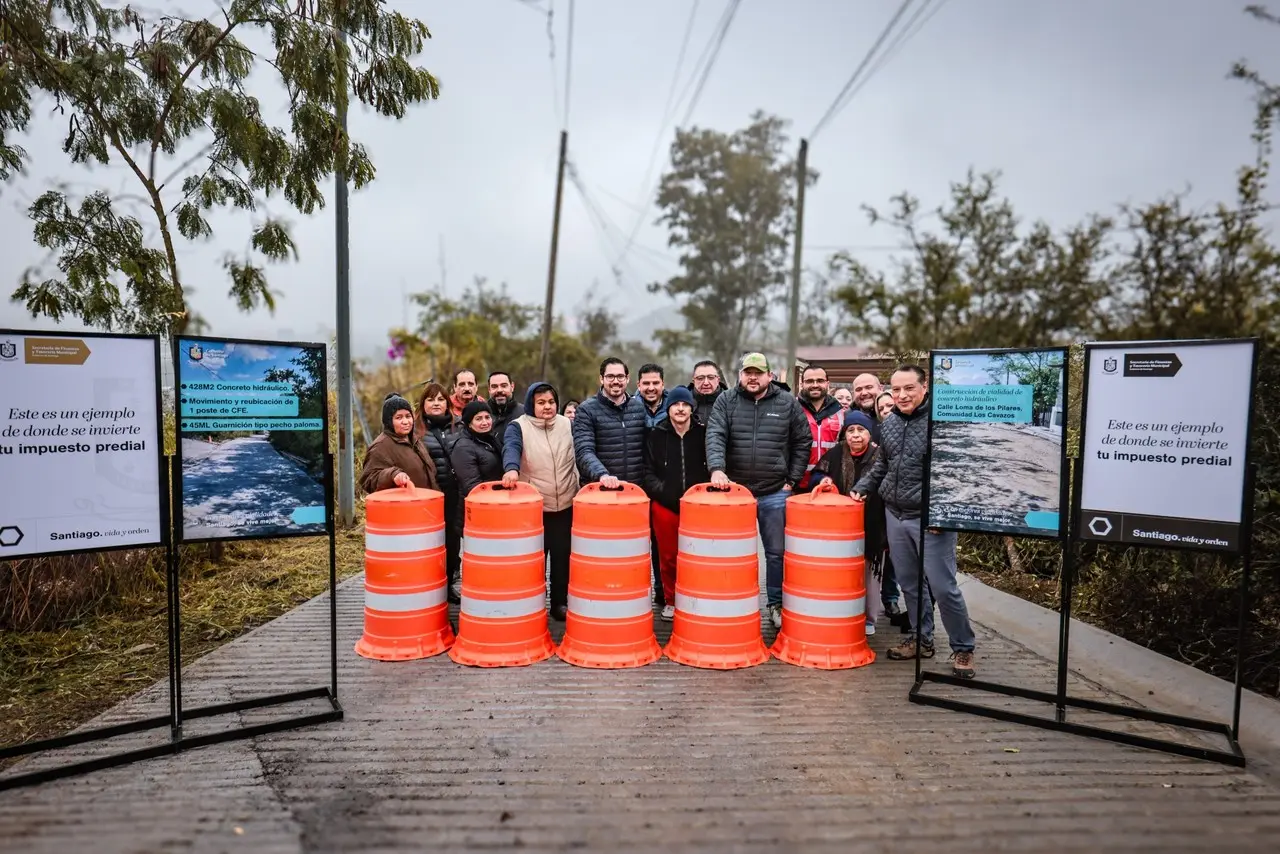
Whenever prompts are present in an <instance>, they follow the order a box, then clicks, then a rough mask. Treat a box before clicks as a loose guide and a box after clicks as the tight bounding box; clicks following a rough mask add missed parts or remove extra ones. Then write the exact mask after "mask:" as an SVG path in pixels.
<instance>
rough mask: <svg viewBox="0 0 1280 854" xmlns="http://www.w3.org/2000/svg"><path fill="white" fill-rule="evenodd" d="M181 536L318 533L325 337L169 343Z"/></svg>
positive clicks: (323, 524) (323, 497)
mask: <svg viewBox="0 0 1280 854" xmlns="http://www.w3.org/2000/svg"><path fill="white" fill-rule="evenodd" d="M174 364H175V365H176V373H177V389H176V395H175V396H176V400H177V407H178V440H179V441H178V454H179V457H180V460H181V472H182V474H181V477H180V479H179V487H178V495H179V502H178V503H179V506H180V507H181V508H182V519H181V532H182V533H181V539H182V540H183V541H185V542H191V541H196V540H227V539H246V538H262V537H288V536H302V535H314V534H323V533H325V531H326V530H327V525H328V522H329V518H330V511H329V502H328V492H327V489H326V484H327V482H328V479H327V472H326V471H325V468H326V454H325V450H326V446H327V437H328V429H327V428H328V422H327V420H326V417H327V408H326V405H325V404H326V401H327V399H328V390H327V376H328V374H327V364H328V362H327V358H326V352H325V346H324V345H323V344H285V343H277V342H271V341H241V340H227V339H214V338H192V337H182V338H179V339H178V340H177V341H176V354H175V357H174Z"/></svg>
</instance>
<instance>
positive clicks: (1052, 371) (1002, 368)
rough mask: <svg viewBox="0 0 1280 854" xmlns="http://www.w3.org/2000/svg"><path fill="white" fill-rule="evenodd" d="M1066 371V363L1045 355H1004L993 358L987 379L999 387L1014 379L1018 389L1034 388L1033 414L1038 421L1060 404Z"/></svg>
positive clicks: (1033, 353)
mask: <svg viewBox="0 0 1280 854" xmlns="http://www.w3.org/2000/svg"><path fill="white" fill-rule="evenodd" d="M1064 367H1065V366H1064V364H1063V360H1062V359H1059V358H1058V357H1057V356H1056V355H1055V354H1052V353H1045V352H1043V351H1041V352H1026V353H1000V354H998V355H996V356H992V357H991V366H990V367H988V368H987V375H988V376H989V377H991V379H992V381H994V382H997V383H1008V381H1009V380H1011V379H1012V380H1017V384H1018V385H1029V386H1031V388H1032V392H1031V411H1032V414H1033V416H1034V417H1037V418H1038V417H1039V416H1041V415H1043V414H1045V413H1047V412H1049V410H1051V409H1053V405H1054V404H1055V403H1056V402H1057V400H1058V386H1059V385H1060V384H1061V381H1062V371H1063V368H1064Z"/></svg>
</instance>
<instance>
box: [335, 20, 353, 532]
mask: <svg viewBox="0 0 1280 854" xmlns="http://www.w3.org/2000/svg"><path fill="white" fill-rule="evenodd" d="M338 40H339V42H340V43H341V44H342V46H343V48H344V50H345V48H346V45H347V33H346V30H344V29H342V27H341V26H339V27H338ZM340 64H341V66H342V67H343V69H345V68H346V60H345V59H342V60H340ZM340 76H341V87H342V89H341V91H340V92H339V93H338V122H339V124H340V125H341V127H342V136H343V139H344V141H345V139H346V135H347V75H346V71H345V70H344V71H343V72H342V73H341V75H340ZM346 151H347V150H346V147H345V146H344V147H343V149H342V150H341V151H340V152H339V154H338V163H337V168H336V169H335V170H334V218H335V220H336V223H335V235H334V237H335V239H334V246H335V250H334V256H335V259H334V260H335V264H336V267H337V269H336V271H335V272H336V279H337V288H336V290H337V315H338V318H337V319H338V335H337V338H338V341H337V344H338V524H339V525H341V526H342V527H344V528H349V527H351V526H352V525H354V524H355V520H356V461H355V448H354V447H353V446H354V444H355V443H354V442H353V441H352V440H353V437H352V435H351V434H352V432H353V428H352V423H351V398H352V396H353V395H354V394H355V391H354V389H353V388H352V386H351V251H350V250H351V222H350V215H349V211H348V208H347V155H346Z"/></svg>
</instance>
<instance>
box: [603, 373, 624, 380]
mask: <svg viewBox="0 0 1280 854" xmlns="http://www.w3.org/2000/svg"><path fill="white" fill-rule="evenodd" d="M626 378H627V375H626V374H604V375H603V376H602V379H606V380H625V379H626Z"/></svg>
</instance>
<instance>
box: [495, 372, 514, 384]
mask: <svg viewBox="0 0 1280 854" xmlns="http://www.w3.org/2000/svg"><path fill="white" fill-rule="evenodd" d="M494 377H506V378H507V382H511V374H509V373H507V372H506V371H490V372H489V382H493V378H494ZM512 384H513V385H514V383H512Z"/></svg>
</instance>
